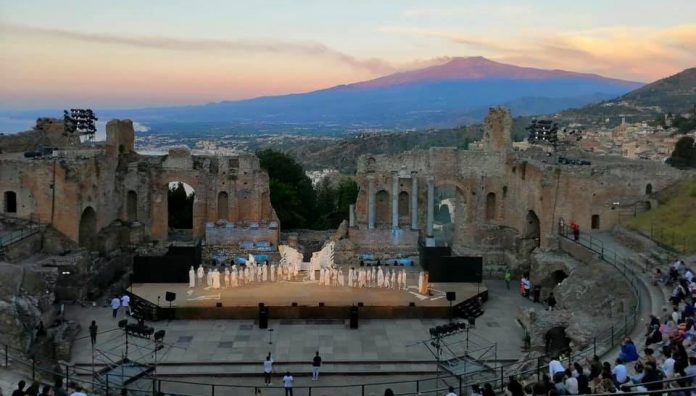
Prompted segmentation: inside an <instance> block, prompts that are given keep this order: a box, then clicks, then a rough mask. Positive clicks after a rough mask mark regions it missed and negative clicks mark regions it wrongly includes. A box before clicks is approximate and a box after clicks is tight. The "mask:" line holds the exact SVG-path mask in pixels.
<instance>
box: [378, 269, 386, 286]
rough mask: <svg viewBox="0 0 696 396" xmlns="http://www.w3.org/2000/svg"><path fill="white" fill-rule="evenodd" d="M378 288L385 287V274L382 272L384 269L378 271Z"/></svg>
mask: <svg viewBox="0 0 696 396" xmlns="http://www.w3.org/2000/svg"><path fill="white" fill-rule="evenodd" d="M377 287H384V272H382V267H379V269H378V270H377Z"/></svg>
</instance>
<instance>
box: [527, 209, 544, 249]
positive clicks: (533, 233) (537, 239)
mask: <svg viewBox="0 0 696 396" xmlns="http://www.w3.org/2000/svg"><path fill="white" fill-rule="evenodd" d="M524 239H527V240H532V241H534V247H535V248H536V247H539V245H540V244H541V228H540V226H539V217H538V216H537V215H536V213H535V212H534V211H533V210H530V211H528V212H527V223H526V225H525V230H524Z"/></svg>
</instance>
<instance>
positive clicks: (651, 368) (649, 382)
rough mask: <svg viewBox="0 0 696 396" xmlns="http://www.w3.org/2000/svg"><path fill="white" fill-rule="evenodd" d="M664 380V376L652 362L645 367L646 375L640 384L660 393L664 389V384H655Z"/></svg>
mask: <svg viewBox="0 0 696 396" xmlns="http://www.w3.org/2000/svg"><path fill="white" fill-rule="evenodd" d="M660 380H662V375H661V374H660V372H659V371H658V370H657V367H656V366H655V364H654V363H652V362H650V363H647V364H646V365H645V375H644V376H643V380H642V381H641V382H640V383H641V384H643V386H645V388H646V389H647V390H649V391H658V390H661V389H662V383H657V384H655V383H654V382H657V381H660Z"/></svg>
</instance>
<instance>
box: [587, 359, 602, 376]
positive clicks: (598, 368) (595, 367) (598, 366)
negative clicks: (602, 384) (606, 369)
mask: <svg viewBox="0 0 696 396" xmlns="http://www.w3.org/2000/svg"><path fill="white" fill-rule="evenodd" d="M588 363H589V364H590V377H589V378H588V379H590V380H593V379H595V378H597V377H599V375H600V374H602V362H600V361H599V356H597V355H595V356H593V357H592V360H591V361H589V362H588Z"/></svg>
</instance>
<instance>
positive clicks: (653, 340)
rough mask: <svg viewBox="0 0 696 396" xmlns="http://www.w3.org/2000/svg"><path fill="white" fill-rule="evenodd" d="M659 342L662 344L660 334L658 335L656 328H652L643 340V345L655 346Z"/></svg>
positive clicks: (658, 329)
mask: <svg viewBox="0 0 696 396" xmlns="http://www.w3.org/2000/svg"><path fill="white" fill-rule="evenodd" d="M659 342H662V333H660V328H659V327H658V326H653V327H652V330H651V331H650V332H649V333H648V336H647V338H646V339H645V345H652V344H657V343H659Z"/></svg>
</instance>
